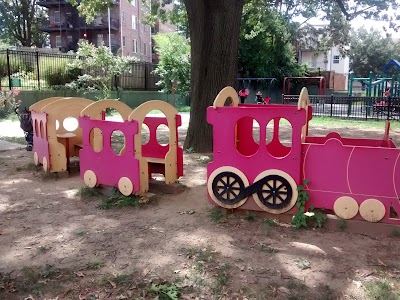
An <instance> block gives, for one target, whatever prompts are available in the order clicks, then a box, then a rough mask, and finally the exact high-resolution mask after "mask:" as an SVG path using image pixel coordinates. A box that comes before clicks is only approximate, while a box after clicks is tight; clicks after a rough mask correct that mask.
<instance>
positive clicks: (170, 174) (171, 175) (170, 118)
mask: <svg viewBox="0 0 400 300" xmlns="http://www.w3.org/2000/svg"><path fill="white" fill-rule="evenodd" d="M154 109H157V110H160V111H161V112H162V113H163V114H164V115H165V117H166V118H167V122H168V127H169V129H170V130H169V151H168V153H167V155H166V156H165V183H166V184H172V183H174V182H175V181H176V180H177V179H178V177H177V176H178V166H177V156H178V141H177V138H176V131H175V128H177V127H176V115H177V114H178V111H177V110H176V109H175V108H174V107H173V106H172V105H170V104H168V103H166V102H164V101H161V100H150V101H147V102H145V103H143V104H141V105H139V106H138V107H137V108H136V109H135V110H134V111H133V112H132V113H131V114H130V115H129V117H128V121H132V120H136V121H137V122H138V134H136V135H135V138H134V142H135V156H136V158H137V159H138V160H139V167H140V193H145V192H147V191H148V190H149V168H148V162H147V160H146V158H144V157H143V156H142V131H141V129H142V124H143V121H144V118H145V117H146V115H147V114H148V113H149V112H150V111H152V110H154Z"/></svg>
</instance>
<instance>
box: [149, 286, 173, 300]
mask: <svg viewBox="0 0 400 300" xmlns="http://www.w3.org/2000/svg"><path fill="white" fill-rule="evenodd" d="M148 291H149V293H151V294H153V295H154V296H156V297H157V298H156V299H159V300H178V299H179V297H180V292H179V289H178V287H177V286H176V285H175V284H171V283H165V284H154V283H153V284H152V285H151V286H150V288H149V289H148Z"/></svg>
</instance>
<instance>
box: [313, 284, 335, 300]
mask: <svg viewBox="0 0 400 300" xmlns="http://www.w3.org/2000/svg"><path fill="white" fill-rule="evenodd" d="M317 292H318V294H319V295H318V299H320V300H335V299H337V295H336V293H335V292H334V291H333V290H332V288H331V287H330V286H329V285H327V284H320V285H318V286H317Z"/></svg>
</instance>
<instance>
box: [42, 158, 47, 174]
mask: <svg viewBox="0 0 400 300" xmlns="http://www.w3.org/2000/svg"><path fill="white" fill-rule="evenodd" d="M42 164H43V170H44V171H45V172H48V171H49V164H48V162H47V158H46V157H43V162H42Z"/></svg>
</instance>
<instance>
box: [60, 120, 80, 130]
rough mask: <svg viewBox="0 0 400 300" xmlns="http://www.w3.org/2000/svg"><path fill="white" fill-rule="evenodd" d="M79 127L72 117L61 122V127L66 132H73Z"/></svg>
mask: <svg viewBox="0 0 400 300" xmlns="http://www.w3.org/2000/svg"><path fill="white" fill-rule="evenodd" d="M78 126H79V122H78V120H77V119H76V118H74V117H68V118H65V119H64V121H63V127H64V128H65V130H66V131H70V132H71V131H75V130H76V129H77V128H78Z"/></svg>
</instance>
